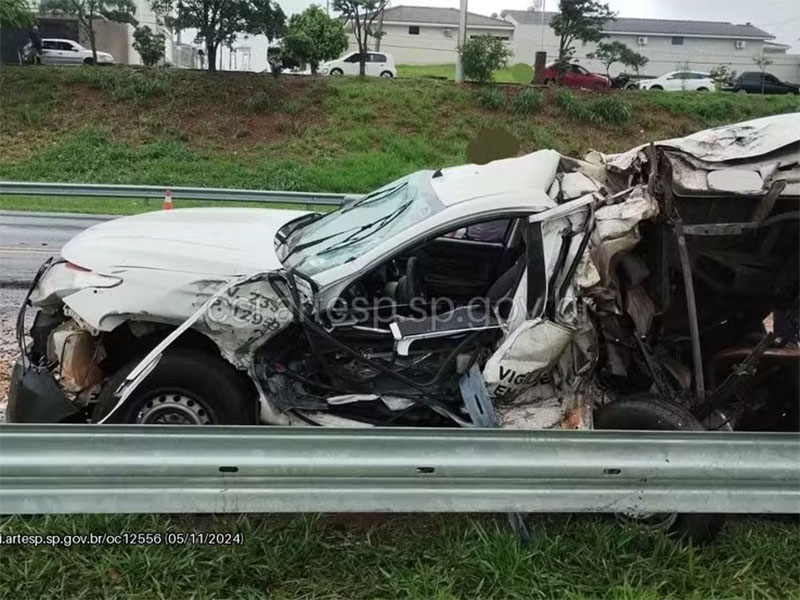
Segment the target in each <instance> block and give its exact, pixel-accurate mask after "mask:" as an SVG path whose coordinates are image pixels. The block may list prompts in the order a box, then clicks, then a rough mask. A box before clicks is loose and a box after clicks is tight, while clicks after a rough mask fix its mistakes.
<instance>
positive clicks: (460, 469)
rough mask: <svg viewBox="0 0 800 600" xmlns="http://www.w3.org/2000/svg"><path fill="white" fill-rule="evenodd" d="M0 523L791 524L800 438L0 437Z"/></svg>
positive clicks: (622, 434)
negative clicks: (429, 518) (387, 515)
mask: <svg viewBox="0 0 800 600" xmlns="http://www.w3.org/2000/svg"><path fill="white" fill-rule="evenodd" d="M0 448H1V449H2V451H0V511H1V512H3V513H6V514H9V513H12V514H13V513H19V514H41V513H73V512H81V513H87V512H89V513H91V512H95V513H101V512H129V513H140V512H144V513H149V512H305V511H322V512H326V511H415V512H420V511H425V512H459V511H465V512H477V511H485V512H505V511H513V512H548V511H551V512H573V511H586V512H672V511H680V512H700V513H704V512H722V513H742V512H747V513H788V512H798V511H800V468H799V467H798V462H797V457H798V456H800V437H798V436H797V435H796V434H751V433H725V432H642V431H580V432H578V431H510V430H497V429H494V430H491V429H489V430H486V429H460V430H458V429H455V430H446V429H369V430H364V429H322V428H279V427H196V428H194V427H188V428H187V427H159V426H91V425H54V426H37V425H3V426H0Z"/></svg>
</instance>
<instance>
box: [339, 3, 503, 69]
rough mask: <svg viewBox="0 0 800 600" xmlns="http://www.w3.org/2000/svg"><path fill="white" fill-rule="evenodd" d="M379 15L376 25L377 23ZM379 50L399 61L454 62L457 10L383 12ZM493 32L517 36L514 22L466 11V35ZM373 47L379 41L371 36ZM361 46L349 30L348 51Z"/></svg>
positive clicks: (398, 9)
mask: <svg viewBox="0 0 800 600" xmlns="http://www.w3.org/2000/svg"><path fill="white" fill-rule="evenodd" d="M377 25H378V19H375V22H374V24H373V26H375V27H377ZM381 30H382V31H383V32H384V35H383V37H382V38H381V39H380V42H379V44H380V50H382V51H384V52H388V53H389V54H391V55H393V56H394V60H395V63H396V64H405V65H414V64H443V63H455V60H456V57H457V56H458V51H457V50H456V47H457V44H458V10H457V9H455V8H431V7H426V6H394V7H392V8H387V9H386V10H385V11H384V14H383V24H382V26H381ZM477 35H491V36H495V37H499V38H501V39H504V40H507V41H508V42H509V43H511V41H512V40H513V37H514V25H513V24H511V23H509V22H508V21H504V20H501V19H495V18H492V17H485V16H483V15H478V14H475V13H468V14H467V36H468V37H474V36H477ZM369 43H370V48H373V49H377V48H376V41H375V40H373V39H370V42H369ZM353 50H358V44H357V43H356V39H355V36H354V35H353V34H352V33H351V34H350V47H349V48H348V51H353Z"/></svg>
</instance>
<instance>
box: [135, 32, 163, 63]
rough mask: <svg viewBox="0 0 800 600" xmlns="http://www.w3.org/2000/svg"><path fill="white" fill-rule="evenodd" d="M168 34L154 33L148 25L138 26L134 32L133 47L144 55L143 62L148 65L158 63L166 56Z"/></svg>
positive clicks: (140, 54)
mask: <svg viewBox="0 0 800 600" xmlns="http://www.w3.org/2000/svg"><path fill="white" fill-rule="evenodd" d="M166 41H167V38H166V36H165V35H164V34H163V33H161V32H160V31H159V32H158V33H154V32H153V30H152V29H150V27H149V26H147V25H142V26H141V27H137V28H136V30H135V31H134V32H133V49H134V50H136V51H137V52H138V53H139V56H141V57H142V63H143V64H144V66H146V67H152V66H155V65H157V64H158V61H160V60H161V59H162V58H164V44H165V43H166Z"/></svg>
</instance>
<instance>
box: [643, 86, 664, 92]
mask: <svg viewBox="0 0 800 600" xmlns="http://www.w3.org/2000/svg"><path fill="white" fill-rule="evenodd" d="M647 89H648V90H662V91H663V89H664V88H663V87H661V86H660V85H651V86H650V87H649V88H647Z"/></svg>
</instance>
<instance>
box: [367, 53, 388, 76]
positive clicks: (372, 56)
mask: <svg viewBox="0 0 800 600" xmlns="http://www.w3.org/2000/svg"><path fill="white" fill-rule="evenodd" d="M368 56H369V62H368V63H367V65H368V66H371V71H372V72H371V73H367V75H372V76H373V77H380V76H381V73H383V72H384V71H388V70H389V69H388V68H387V67H386V62H387V61H386V55H385V54H384V53H383V52H369V53H368ZM379 56H382V57H383V60H379V59H378V58H377V57H379Z"/></svg>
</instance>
